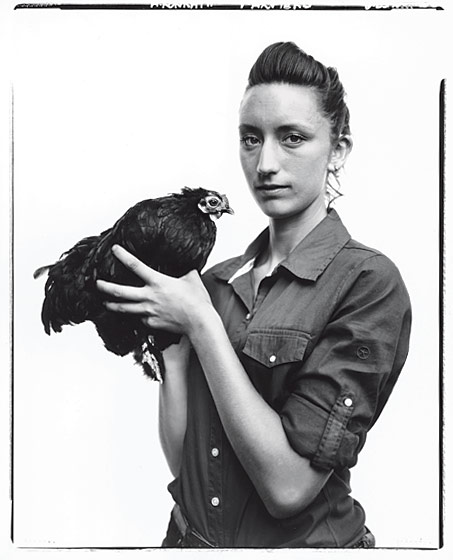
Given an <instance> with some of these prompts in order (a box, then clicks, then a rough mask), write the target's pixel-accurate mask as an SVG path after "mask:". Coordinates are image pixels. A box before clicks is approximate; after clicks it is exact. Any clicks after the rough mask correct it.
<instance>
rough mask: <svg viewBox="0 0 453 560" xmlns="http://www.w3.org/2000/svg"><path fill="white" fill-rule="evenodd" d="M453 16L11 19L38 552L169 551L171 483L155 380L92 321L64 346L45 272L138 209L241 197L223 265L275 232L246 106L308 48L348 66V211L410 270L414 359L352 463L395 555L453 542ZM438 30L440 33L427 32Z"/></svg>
mask: <svg viewBox="0 0 453 560" xmlns="http://www.w3.org/2000/svg"><path fill="white" fill-rule="evenodd" d="M441 16H442V13H441V12H434V11H429V12H428V11H405V10H400V11H392V12H380V13H376V12H347V13H346V12H300V11H296V12H294V11H291V12H286V11H281V12H209V11H203V12H201V11H198V12H194V11H191V12H182V11H178V12H176V11H165V12H141V11H140V12H106V11H102V12H101V11H99V12H82V11H66V12H62V11H58V10H40V11H38V10H27V11H18V12H16V13H15V17H14V20H15V21H14V34H13V36H14V49H15V56H14V66H13V72H14V76H13V77H14V154H15V160H14V199H15V202H14V259H15V285H14V302H15V304H14V307H15V309H14V311H15V313H14V342H15V346H14V356H15V361H14V397H15V400H14V413H15V415H14V433H15V439H14V526H15V542H16V544H18V545H21V546H63V547H64V546H69V547H71V546H89V547H94V546H112V547H116V546H158V545H159V544H160V541H161V539H162V537H163V534H164V532H165V527H166V524H167V521H168V515H169V511H170V509H171V500H170V498H169V495H168V494H167V492H166V489H165V486H166V485H167V484H168V482H170V480H171V476H170V473H169V471H168V469H167V467H166V465H165V462H164V459H163V455H162V452H161V451H160V447H159V443H158V440H157V395H158V386H157V384H153V383H152V382H149V381H148V380H147V379H145V378H144V377H143V375H142V374H141V372H140V370H139V369H138V368H137V367H136V366H134V365H133V364H132V362H131V359H129V358H118V357H115V356H113V355H112V354H109V353H108V352H106V351H105V350H104V348H103V347H102V343H101V341H100V339H98V337H97V335H96V334H95V332H94V329H92V328H90V326H89V325H84V326H78V327H75V328H67V329H65V331H64V332H63V333H62V334H60V335H54V336H52V337H47V336H46V335H45V334H44V332H43V329H42V325H41V323H40V318H39V314H40V306H41V303H42V296H43V283H44V282H43V281H42V280H41V281H34V280H33V278H32V273H33V270H34V269H35V268H37V267H38V266H40V265H42V264H46V263H49V262H52V261H53V260H54V259H55V258H56V257H58V256H59V255H60V254H61V253H62V252H63V251H64V250H65V249H67V248H69V247H70V246H71V245H72V244H74V243H75V242H76V241H77V240H78V239H80V238H81V237H83V236H85V235H88V234H93V233H98V232H100V231H101V230H103V229H105V228H106V227H108V226H110V225H111V224H112V223H113V221H114V220H115V219H117V218H118V217H119V216H120V215H121V214H122V213H123V212H124V211H125V210H126V209H127V208H128V207H129V206H130V205H131V204H133V203H135V202H136V201H138V200H140V199H143V198H147V197H149V196H155V195H160V194H165V193H167V192H169V191H172V190H175V189H179V188H180V187H181V186H184V185H189V186H208V187H213V188H216V189H217V190H219V191H221V192H225V193H227V194H228V197H229V199H230V201H231V204H232V206H233V207H234V209H235V211H236V215H235V216H234V217H229V216H226V217H224V218H223V219H222V220H221V221H220V222H219V223H218V227H219V233H218V243H217V245H216V248H215V250H214V252H213V254H212V257H211V259H210V262H211V263H214V262H217V261H219V260H221V259H224V258H226V257H228V256H231V255H234V254H237V253H239V252H241V251H242V250H243V249H244V248H245V246H246V245H247V243H248V241H249V240H250V239H252V238H253V237H254V236H255V235H256V234H257V233H258V232H259V231H260V229H262V227H264V225H265V221H264V219H263V218H262V217H261V215H260V214H259V212H258V211H257V210H256V208H255V207H254V203H253V201H252V199H251V197H250V195H249V194H248V191H247V187H246V184H245V181H244V179H243V177H242V172H241V170H240V165H239V160H238V155H237V152H238V140H237V130H236V129H237V110H238V105H239V102H240V99H241V95H242V92H243V89H244V87H245V83H246V78H247V73H248V70H249V68H250V66H251V65H252V63H253V62H254V60H255V58H256V57H257V56H258V54H259V53H260V52H261V50H262V49H263V48H264V47H265V46H266V45H268V44H269V43H271V42H274V41H277V40H293V41H295V42H296V43H298V44H299V45H300V46H301V47H302V48H304V49H305V50H307V51H308V52H310V53H311V54H313V55H314V56H315V57H317V58H319V59H320V60H322V61H323V62H324V63H326V64H328V65H333V66H336V67H337V68H338V70H339V72H340V76H341V78H342V81H343V83H344V85H345V88H346V90H347V92H348V102H349V106H350V110H351V114H352V120H351V126H352V131H353V135H354V139H355V145H354V150H353V152H352V154H351V157H350V160H349V162H348V165H347V170H346V174H345V175H344V177H343V179H342V184H343V192H344V193H345V196H344V197H343V198H342V199H340V200H339V201H338V203H337V205H336V207H337V210H338V211H339V213H340V215H341V216H342V218H343V220H344V222H345V223H346V225H347V227H348V228H349V230H350V232H351V233H352V235H353V236H354V237H355V238H357V239H359V240H360V241H362V242H364V243H366V244H369V245H371V246H374V247H377V248H379V249H381V250H382V251H383V252H385V253H386V254H387V255H388V256H389V257H390V258H392V259H393V260H394V261H395V262H396V263H397V265H398V266H399V268H400V270H401V272H402V275H403V277H404V279H405V281H406V284H407V287H408V290H409V293H410V295H411V298H412V302H413V312H414V325H413V334H412V341H411V349H410V355H409V358H408V361H407V363H406V366H405V368H404V370H403V373H402V375H401V378H400V381H399V383H398V384H397V387H396V389H395V391H394V394H393V395H392V397H391V399H390V401H389V404H388V406H387V408H386V409H385V410H384V412H383V414H382V417H381V419H380V420H379V422H378V424H377V425H376V426H375V428H374V429H373V430H372V432H371V433H370V434H369V439H368V442H367V445H366V447H365V449H364V451H363V452H362V454H361V457H360V459H359V463H358V465H357V467H355V468H354V470H353V471H352V487H353V495H354V497H356V498H357V499H358V500H359V501H360V502H361V503H362V505H363V506H364V508H365V510H366V512H367V515H368V524H369V526H370V527H371V528H372V530H373V531H374V532H375V534H376V536H377V538H378V545H379V546H382V547H417V548H430V547H436V546H437V544H438V500H439V491H438V489H439V481H438V475H439V456H438V451H439V444H438V428H439V415H438V413H439V407H438V400H439V386H438V382H439V374H438V371H439V364H438V336H439V332H438V296H439V281H438V265H439V252H438V233H439V231H438V208H439V198H438V195H439V191H438V134H439V120H438V112H439V108H438V93H439V84H440V79H441V78H442V77H444V73H443V68H444V64H445V63H444V59H443V56H442V49H441V37H442V34H443V32H444V29H443V22H444V21H445V20H444V18H442V17H441ZM428 39H429V40H428Z"/></svg>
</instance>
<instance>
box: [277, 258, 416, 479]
mask: <svg viewBox="0 0 453 560" xmlns="http://www.w3.org/2000/svg"><path fill="white" fill-rule="evenodd" d="M333 309H334V311H333V313H332V314H331V316H330V318H329V321H328V323H327V324H326V326H325V328H324V329H323V331H322V333H321V334H320V335H319V336H318V338H317V339H316V340H312V347H311V348H310V350H308V351H307V355H306V356H305V357H304V360H303V362H301V363H300V364H297V366H296V365H295V368H297V369H295V371H294V374H293V382H292V387H291V393H290V395H289V397H288V399H287V400H286V402H285V403H284V405H283V407H282V408H281V410H280V415H281V419H282V424H283V427H284V429H285V432H286V435H287V437H288V440H289V442H290V444H291V446H292V447H293V448H294V449H295V450H296V451H297V452H298V453H299V454H300V455H302V456H304V457H307V458H309V459H310V461H311V463H312V464H313V465H314V466H316V467H319V468H324V469H331V468H341V467H352V466H353V465H355V464H356V462H357V456H358V453H359V451H360V450H361V449H362V447H363V445H364V443H365V439H366V434H367V432H368V430H369V429H370V428H371V426H372V425H373V424H374V422H375V421H376V419H377V418H378V416H379V415H380V413H381V411H382V408H383V407H384V405H385V403H386V402H387V399H388V397H389V395H390V393H391V391H392V389H393V386H394V384H395V382H396V380H397V378H398V376H399V373H400V371H401V369H402V367H403V365H404V362H405V360H406V356H407V352H408V345H409V334H410V324H411V308H410V301H409V296H408V294H407V290H406V288H405V286H404V283H403V280H402V278H401V276H400V274H399V271H398V269H397V268H396V267H395V265H394V264H393V263H392V262H391V261H390V260H389V259H387V258H386V257H385V256H383V255H380V254H375V255H373V256H371V257H369V258H367V259H365V260H364V261H362V262H361V263H360V264H359V265H357V266H356V267H355V268H353V269H352V270H351V271H350V272H349V274H348V276H347V277H346V279H345V280H344V281H343V282H342V284H341V285H339V286H338V289H337V291H336V295H335V303H334V306H333Z"/></svg>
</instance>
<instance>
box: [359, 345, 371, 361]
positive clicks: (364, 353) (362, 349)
mask: <svg viewBox="0 0 453 560" xmlns="http://www.w3.org/2000/svg"><path fill="white" fill-rule="evenodd" d="M369 355H370V349H369V348H368V346H359V347H358V348H357V356H358V357H359V358H360V359H361V360H366V359H367V358H368V356H369Z"/></svg>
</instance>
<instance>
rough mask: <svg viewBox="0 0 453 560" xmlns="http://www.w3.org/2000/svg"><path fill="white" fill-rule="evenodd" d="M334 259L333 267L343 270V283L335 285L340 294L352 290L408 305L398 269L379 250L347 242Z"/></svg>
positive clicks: (355, 242)
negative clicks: (335, 261)
mask: <svg viewBox="0 0 453 560" xmlns="http://www.w3.org/2000/svg"><path fill="white" fill-rule="evenodd" d="M336 260H337V263H336V265H337V267H339V268H340V269H341V268H342V269H343V270H344V274H343V275H342V279H343V282H342V283H341V286H339V288H341V292H342V293H343V294H345V292H347V291H349V290H351V289H352V290H354V288H356V289H359V290H361V291H365V292H368V293H369V294H370V295H371V296H373V297H377V298H378V299H380V298H381V297H383V296H384V295H387V296H393V298H396V299H399V300H400V302H401V303H405V304H406V305H407V306H408V305H410V303H409V294H408V292H407V288H406V285H405V283H404V280H403V278H402V276H401V273H400V270H399V268H398V267H397V265H396V264H395V263H394V262H393V261H392V260H391V259H390V258H389V257H388V256H386V255H385V254H384V253H382V252H381V251H379V250H377V249H374V248H372V247H368V246H366V245H364V244H363V243H360V242H358V241H356V240H354V239H350V240H349V241H348V242H347V243H346V245H345V246H344V247H343V249H342V250H341V251H340V253H339V254H338V255H337V259H336ZM340 276H341V275H339V278H340Z"/></svg>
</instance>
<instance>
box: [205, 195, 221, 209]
mask: <svg viewBox="0 0 453 560" xmlns="http://www.w3.org/2000/svg"><path fill="white" fill-rule="evenodd" d="M207 203H208V206H210V207H211V208H215V207H216V206H218V205H219V200H218V199H217V198H214V197H212V198H208V199H207Z"/></svg>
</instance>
